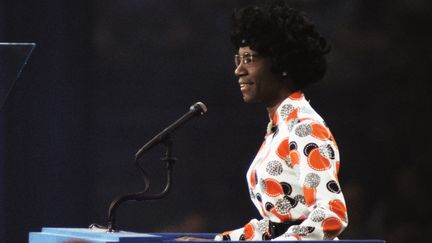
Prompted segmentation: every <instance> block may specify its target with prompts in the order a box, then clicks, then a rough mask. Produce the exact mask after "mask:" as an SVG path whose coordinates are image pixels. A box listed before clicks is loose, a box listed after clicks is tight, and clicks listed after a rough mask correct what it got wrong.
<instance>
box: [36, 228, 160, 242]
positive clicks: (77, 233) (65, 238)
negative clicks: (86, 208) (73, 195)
mask: <svg viewBox="0 0 432 243" xmlns="http://www.w3.org/2000/svg"><path fill="white" fill-rule="evenodd" d="M64 242H71V243H72V242H80V243H101V242H118V243H141V242H146V243H162V237H161V236H156V235H151V234H143V233H133V232H126V231H120V232H115V233H108V232H106V231H104V230H94V229H76V228H43V229H42V232H40V233H35V232H31V233H30V235H29V243H64Z"/></svg>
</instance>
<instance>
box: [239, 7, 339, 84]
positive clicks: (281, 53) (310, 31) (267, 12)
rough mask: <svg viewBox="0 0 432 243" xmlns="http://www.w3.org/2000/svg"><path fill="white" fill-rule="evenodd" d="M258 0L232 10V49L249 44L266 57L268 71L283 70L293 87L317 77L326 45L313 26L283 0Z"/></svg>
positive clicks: (324, 65) (324, 67)
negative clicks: (269, 69) (269, 61)
mask: <svg viewBox="0 0 432 243" xmlns="http://www.w3.org/2000/svg"><path fill="white" fill-rule="evenodd" d="M258 2H259V5H253V6H249V7H245V8H242V9H239V10H236V11H234V13H233V15H232V27H233V29H232V33H231V41H232V43H233V44H234V46H235V48H236V49H238V48H240V47H245V46H249V47H250V48H251V49H252V50H255V51H257V52H258V53H259V54H260V55H262V56H265V57H269V58H270V59H271V65H272V66H271V70H272V72H274V73H282V72H287V73H288V76H289V77H290V78H291V79H292V80H293V81H294V82H293V85H294V87H293V88H294V89H295V90H301V89H303V88H305V87H306V86H308V85H309V84H312V83H315V82H317V81H319V80H321V79H322V78H323V77H324V74H325V72H326V70H327V62H326V59H325V54H327V53H328V52H329V51H330V46H329V45H328V43H327V41H326V40H325V39H324V38H323V37H322V36H321V35H320V34H319V33H318V32H317V31H316V29H315V26H314V25H313V24H312V23H311V22H310V21H309V19H308V18H307V17H306V16H305V15H304V13H302V12H300V11H298V10H296V9H294V8H292V7H290V6H289V5H288V4H287V2H286V1H281V0H276V1H263V0H261V1H258Z"/></svg>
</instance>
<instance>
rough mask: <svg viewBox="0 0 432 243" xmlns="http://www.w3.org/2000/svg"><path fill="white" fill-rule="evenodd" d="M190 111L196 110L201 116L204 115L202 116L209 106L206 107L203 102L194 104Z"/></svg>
mask: <svg viewBox="0 0 432 243" xmlns="http://www.w3.org/2000/svg"><path fill="white" fill-rule="evenodd" d="M190 110H194V111H196V112H199V114H200V115H202V114H204V113H206V112H207V106H206V105H204V103H202V102H200V101H199V102H197V103H195V104H193V105H192V106H191V107H190Z"/></svg>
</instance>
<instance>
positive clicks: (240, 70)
mask: <svg viewBox="0 0 432 243" xmlns="http://www.w3.org/2000/svg"><path fill="white" fill-rule="evenodd" d="M246 73H247V70H246V68H245V67H244V66H243V63H240V65H238V66H237V67H236V69H235V70H234V74H235V75H236V76H238V77H240V76H243V75H245V74H246Z"/></svg>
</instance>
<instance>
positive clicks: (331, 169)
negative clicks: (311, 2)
mask: <svg viewBox="0 0 432 243" xmlns="http://www.w3.org/2000/svg"><path fill="white" fill-rule="evenodd" d="M231 39H232V42H233V44H234V45H235V47H236V48H237V50H238V53H237V54H236V55H235V63H236V66H237V67H236V69H235V75H236V76H237V77H238V78H239V81H238V82H239V85H240V90H241V93H242V95H243V100H244V101H245V102H247V103H252V102H262V103H264V104H265V106H266V108H267V112H268V115H269V118H270V122H269V125H268V128H267V131H266V136H265V140H264V142H263V144H262V146H261V148H260V149H259V151H258V153H257V155H256V157H255V159H254V160H253V161H252V163H251V165H250V168H249V170H248V172H247V182H248V186H249V191H250V196H251V199H252V201H253V203H254V204H255V206H256V208H257V209H258V211H259V213H260V214H261V216H262V219H260V220H257V219H253V220H251V221H250V222H249V223H247V224H246V225H245V226H244V227H242V228H240V229H236V230H232V231H227V232H224V233H223V234H220V235H217V236H216V240H269V239H272V240H328V239H335V238H336V237H337V236H338V235H339V234H340V233H341V232H342V231H343V229H344V228H345V227H346V226H347V223H348V218H347V212H346V207H345V200H344V197H343V194H342V192H341V190H340V186H339V181H338V179H337V174H338V170H339V164H340V163H339V152H338V148H337V145H336V142H335V140H334V138H333V136H332V134H331V133H330V131H329V129H328V128H327V127H326V125H325V123H324V120H323V119H322V118H321V117H320V116H319V115H318V114H317V113H316V112H315V110H314V109H313V108H312V107H311V106H310V105H309V102H308V101H307V100H306V99H305V96H304V94H303V93H302V89H304V88H305V87H307V86H308V85H310V84H312V83H314V82H317V81H319V80H320V79H322V78H323V76H324V74H325V72H326V61H325V57H324V55H325V54H327V53H328V52H329V50H330V48H329V46H328V45H327V43H326V41H325V39H323V38H322V37H321V36H320V35H319V34H318V32H317V31H316V30H315V28H314V25H313V24H312V23H311V22H310V21H309V20H308V19H307V18H306V17H305V16H304V15H303V14H302V13H301V12H299V11H297V10H295V9H293V8H291V7H289V6H288V5H287V4H286V3H285V2H284V1H277V2H274V1H273V2H271V3H267V4H264V5H261V6H251V7H246V8H243V9H240V10H238V11H236V12H235V13H234V15H233V32H232V36H231Z"/></svg>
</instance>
